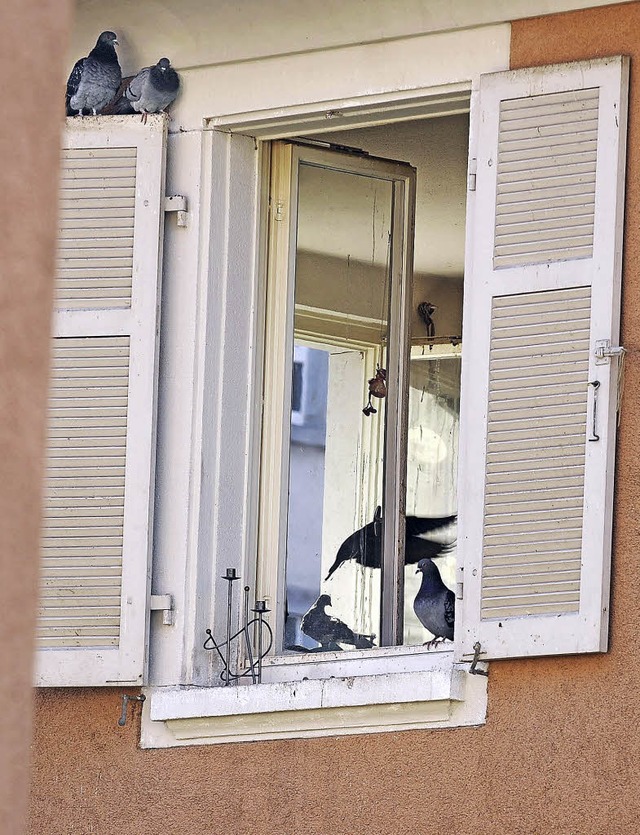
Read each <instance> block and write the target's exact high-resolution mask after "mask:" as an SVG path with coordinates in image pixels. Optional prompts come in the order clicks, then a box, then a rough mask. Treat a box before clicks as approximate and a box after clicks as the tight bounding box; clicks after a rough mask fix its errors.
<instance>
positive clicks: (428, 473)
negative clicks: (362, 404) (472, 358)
mask: <svg viewBox="0 0 640 835" xmlns="http://www.w3.org/2000/svg"><path fill="white" fill-rule="evenodd" d="M443 347H444V346H433V347H432V348H430V347H428V346H425V345H423V346H420V347H414V348H413V349H412V353H411V365H410V375H409V386H410V388H409V415H408V436H407V499H406V515H407V539H406V543H405V561H406V566H405V610H404V642H405V644H422V643H424V642H427V641H430V640H431V639H432V638H433V637H434V634H433V632H432V631H430V630H429V629H428V628H426V625H423V622H421V620H419V619H418V616H417V614H416V611H415V610H414V603H415V600H416V596H417V595H418V594H420V598H419V599H420V600H422V599H423V598H424V597H425V596H426V595H427V594H429V595H430V594H431V591H430V590H429V587H428V586H427V583H426V581H425V586H424V588H423V591H422V593H421V592H420V590H421V584H422V579H423V576H424V575H423V573H422V572H421V571H420V568H419V565H420V562H419V561H420V560H421V559H425V558H426V559H432V561H433V562H435V565H436V567H437V570H438V572H439V574H440V576H441V578H442V580H443V582H444V583H445V584H446V585H447V586H448V587H449V588H450V589H454V588H455V585H454V583H455V561H456V554H455V519H451V520H450V521H449V523H446V524H445V522H446V520H447V519H449V517H450V516H453V515H454V514H455V512H456V490H457V471H458V431H459V427H460V358H459V357H458V356H455V355H453V356H451V355H449V356H447V355H446V353H447V352H446V349H445V350H444V351H443V350H442V349H443ZM451 353H453V351H452V352H451ZM434 519H435V520H436V521H437V520H438V519H442V520H443V524H442V525H441V526H439V527H435V528H434V529H433V530H430V531H429V530H425V531H424V532H423V533H419V532H420V529H421V527H426V526H427V525H428V524H431V520H434ZM413 520H416V521H415V523H414V521H413ZM421 520H426V524H425V525H421ZM412 532H415V533H419V535H418V536H412V535H411V534H412ZM423 605H424V604H423ZM417 609H418V611H419V612H421V613H422V614H421V616H422V620H423V621H428V619H429V616H428V615H427V616H425V614H424V609H423V608H421V605H420V604H418V606H417ZM440 637H442V636H440Z"/></svg>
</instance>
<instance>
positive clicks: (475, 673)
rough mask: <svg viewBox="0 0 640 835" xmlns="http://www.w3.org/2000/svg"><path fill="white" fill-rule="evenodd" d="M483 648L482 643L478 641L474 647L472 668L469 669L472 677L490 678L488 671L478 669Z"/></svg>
mask: <svg viewBox="0 0 640 835" xmlns="http://www.w3.org/2000/svg"><path fill="white" fill-rule="evenodd" d="M482 651H483V650H482V646H481V645H480V641H476V642H475V644H474V645H473V661H472V662H471V666H470V667H469V672H470V673H471V675H472V676H488V675H489V671H488V670H479V669H478V662H479V661H480V653H481V652H482Z"/></svg>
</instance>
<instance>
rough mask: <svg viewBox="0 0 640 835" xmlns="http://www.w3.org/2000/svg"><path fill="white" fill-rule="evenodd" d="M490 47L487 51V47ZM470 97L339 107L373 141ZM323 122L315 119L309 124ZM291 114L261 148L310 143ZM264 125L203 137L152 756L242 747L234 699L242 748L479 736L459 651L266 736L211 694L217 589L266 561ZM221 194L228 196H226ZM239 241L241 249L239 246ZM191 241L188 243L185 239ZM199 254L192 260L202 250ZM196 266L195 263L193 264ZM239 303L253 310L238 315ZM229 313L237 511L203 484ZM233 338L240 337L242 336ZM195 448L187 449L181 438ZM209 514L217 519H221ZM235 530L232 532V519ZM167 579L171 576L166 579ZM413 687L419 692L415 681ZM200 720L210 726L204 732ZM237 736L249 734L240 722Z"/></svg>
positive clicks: (447, 90)
mask: <svg viewBox="0 0 640 835" xmlns="http://www.w3.org/2000/svg"><path fill="white" fill-rule="evenodd" d="M501 32H503V33H504V37H503V38H502V39H499V40H498V42H497V43H495V42H492V46H491V48H488V49H485V50H480V49H479V47H478V42H477V39H478V33H468V34H469V37H468V40H469V44H470V47H472V53H473V55H474V56H475V58H474V72H473V73H471V72H469V73H467V72H464V73H463V74H462V75H461V76H460V77H464V78H467V77H468V78H471V77H474V78H475V77H477V75H478V74H479V73H480V72H485V71H488V70H499V69H504V68H506V66H507V60H508V37H507V35H508V29H507V27H504V28H503V30H501ZM480 41H483V37H482V35H480ZM474 83H475V82H474ZM471 89H472V83H471V82H467V81H456V82H454V83H451V84H442V82H441V81H437V82H435V84H434V83H433V81H432V80H430V81H429V82H428V84H427V86H421V84H420V82H419V83H418V84H417V85H416V86H415V88H414V89H412V90H411V91H410V93H409V94H408V96H407V95H403V96H402V97H398V95H397V93H396V92H395V91H393V90H392V88H389V91H388V92H383V93H381V94H376V95H375V96H370V95H364V96H361V97H355V98H350V100H349V102H348V104H347V103H341V106H342V107H346V108H347V109H348V110H349V113H350V118H355V119H356V120H357V124H358V126H362V127H366V126H367V125H376V124H381V123H383V122H385V123H386V122H389V123H391V122H393V121H397V120H398V118H399V119H400V120H406V119H407V118H415V117H416V115H418V114H419V113H420V112H422V111H423V112H424V116H425V117H428V116H433V115H442V116H447V115H451V113H452V110H451V101H452V98H451V97H452V96H453V98H454V99H455V100H456V104H455V108H454V112H456V113H461V112H465V111H466V110H468V102H469V97H470V92H471ZM407 99H410V100H412V101H414V102H415V107H412V110H411V115H410V116H407V111H406V102H407ZM336 104H337V103H336ZM312 109H313V112H314V113H315V114H316V115H315V116H313V115H312V114H311V110H312ZM325 110H326V103H324V102H318V103H317V104H316V105H313V106H312V108H310V106H309V105H308V104H306V105H300V106H293V107H288V108H286V119H287V123H289V120H290V124H292V125H293V123H294V122H295V120H296V119H297V118H298V116H299V115H300V114H302V113H304V114H305V123H306V125H308V126H310V124H311V123H310V121H309V117H310V115H311V116H312V119H315V124H313V126H312V127H311V126H310V129H313V130H314V132H318V131H320V130H326V128H327V127H328V125H327V122H326V118H325ZM282 113H283V111H281V110H278V112H277V116H278V118H277V120H276V122H277V124H275V123H274V125H275V127H273V128H272V127H270V128H267V130H266V133H263V134H262V135H259V136H258V139H263V138H264V139H274V138H279V137H280V136H287V135H294V134H296V133H299V130H298V129H297V128H296V129H294V128H290V129H288V128H287V124H285V123H284V122H283V119H282V118H281V117H282ZM253 115H254V114H248V118H247V120H246V121H244V122H243V124H240V125H238V124H236V125H234V128H235V130H236V131H237V132H236V133H229V132H228V129H226V128H225V126H224V125H221V127H222V130H215V127H216V123H217V122H219V121H220V120H218V119H214V120H211V121H210V122H209V123H208V125H207V126H208V128H209V129H208V130H207V129H205V132H204V133H203V135H202V159H203V172H202V175H201V176H199V177H198V189H199V190H201V191H202V193H203V194H210V195H211V198H210V199H205V200H204V201H203V204H202V206H201V207H200V210H199V217H198V215H196V220H198V219H199V220H200V223H199V231H197V232H196V230H193V232H192V234H191V241H192V246H193V245H195V246H196V248H197V250H199V256H198V275H199V288H198V291H197V299H198V317H197V322H196V329H195V331H194V336H195V342H196V346H198V345H199V346H200V348H196V354H195V358H196V366H195V375H194V382H195V392H196V396H195V400H194V404H193V407H194V412H193V415H194V417H193V420H194V423H193V429H194V431H193V436H192V438H191V441H190V442H189V449H190V454H189V457H190V461H191V465H190V469H191V473H192V474H194V475H195V477H194V476H193V475H192V477H191V484H192V486H191V491H190V492H191V500H190V505H191V509H190V511H189V517H190V523H189V526H188V529H185V537H186V540H185V541H186V544H187V550H186V553H185V554H184V556H183V555H182V554H180V553H176V554H174V555H173V556H169V555H168V556H167V557H164V558H163V559H162V561H161V564H162V565H163V566H164V568H163V571H162V575H161V576H162V578H163V581H164V583H165V587H166V585H167V579H168V578H170V576H174V571H175V570H176V566H178V571H179V576H181V577H182V576H184V577H185V578H186V580H185V584H184V588H183V589H180V587H178V589H177V601H176V624H177V625H178V627H179V629H178V630H176V631H175V632H173V634H172V630H167V629H164V628H155V629H153V628H152V658H151V661H152V665H151V669H152V679H151V680H152V682H153V685H152V686H150V687H148V688H147V689H146V690H145V692H146V694H147V697H148V698H147V701H146V703H145V707H144V712H143V724H142V739H141V744H142V746H143V747H156V746H161V747H164V746H173V745H183V744H194V743H200V742H202V743H206V744H208V743H214V742H219V741H230V739H232V738H233V737H230V736H229V735H228V734H227V733H223V732H222V730H220V732H218V730H216V728H220V727H221V725H220V723H221V722H223V719H224V716H222V713H224V710H222V709H219V708H217V707H215V704H214V703H217V702H219V700H220V699H222V700H223V701H224V700H225V699H227V700H228V701H229V702H230V703H233V704H234V705H235V707H234V709H233V711H234V715H235V717H236V720H241V725H242V727H246V728H247V732H246V734H244V735H242V734H239V735H238V737H237V738H242V739H255V738H267V737H269V738H281V737H297V736H323V735H327V734H331V735H334V734H339V733H366V732H380V731H386V730H393V729H401V728H404V729H408V728H410V727H411V728H428V727H457V726H461V725H465V724H466V725H478V724H481V723H482V722H484V719H485V715H486V695H487V688H486V678H485V677H484V676H470V675H469V674H468V665H455V664H454V662H453V652H452V650H451V649H448V648H447V649H438V650H437V651H432V652H431V653H426V652H420V651H419V650H421V649H422V648H418V651H416V648H411V647H397V648H394V649H393V653H392V656H393V658H390V657H388V656H387V657H381V658H380V659H379V661H380V664H381V665H386V671H384V670H382V667H380V668H379V669H378V670H377V671H376V672H375V674H373V675H370V676H365V675H363V673H364V670H362V669H361V668H362V666H363V665H362V664H361V662H360V660H359V659H355V658H354V662H355V663H354V665H352V667H351V670H350V671H349V672H348V673H347V671H345V670H343V672H344V673H345V674H348V675H356V676H357V675H358V674H359V673H360V674H361V678H362V682H363V688H364V689H363V691H362V693H361V704H360V706H352V707H349V706H348V705H347V704H346V702H344V703H343V705H342V706H341V703H340V699H339V698H338V697H336V698H337V701H333V702H332V703H331V704H328V703H326V702H325V703H324V705H323V707H322V709H321V710H319V711H313V710H309V709H305V707H304V706H303V705H302V704H301V705H295V706H293V707H291V701H287V702H286V705H287V707H285V706H284V704H283V702H282V701H280V702H277V700H276V702H277V703H274V709H273V713H272V714H270V716H269V717H268V723H266V722H264V721H262V722H260V723H258V725H256V724H255V722H254V720H255V717H256V715H257V714H255V713H254V712H253V707H252V704H251V702H252V700H254V699H255V698H259V697H258V696H257V695H256V694H257V693H258V692H259V688H254V687H246V688H245V687H243V688H220V687H219V686H213V687H212V686H210V685H212V684H215V682H216V681H217V671H216V670H215V668H214V667H213V665H211V664H210V663H209V658H210V656H209V658H207V657H206V656H205V654H204V653H203V652H202V640H201V639H202V636H203V632H204V628H205V627H213V628H214V629H215V627H216V624H217V625H218V627H222V626H223V623H222V617H221V610H222V609H223V607H222V606H216V605H215V600H216V596H217V595H219V594H220V587H219V580H218V578H219V576H220V574H221V573H223V571H224V568H225V566H226V565H235V566H236V567H237V568H238V569H239V572H240V573H241V574H242V575H243V578H244V579H245V581H246V582H247V583H248V584H251V585H253V584H255V576H254V575H252V568H251V566H252V562H253V560H254V559H255V543H256V542H257V525H256V508H257V495H256V494H257V490H256V485H257V479H258V451H259V449H260V425H261V417H262V402H261V398H260V396H259V392H260V391H261V389H262V376H261V369H260V363H259V357H260V356H261V353H262V351H263V350H265V346H264V330H263V327H262V324H261V323H262V321H263V318H264V304H265V297H264V262H263V256H264V253H265V239H266V235H265V229H264V224H260V223H259V222H258V217H259V216H260V217H263V218H264V217H265V213H266V206H265V205H264V203H263V204H260V202H259V199H258V195H260V194H264V191H263V190H262V189H261V188H260V183H261V182H262V181H263V180H264V178H265V176H267V173H268V167H269V155H268V148H267V147H266V146H265V144H264V143H261V142H258V141H257V139H256V138H255V137H254V135H253V134H254V133H256V132H255V131H253V130H252V127H251V120H252V118H253ZM229 121H230V122H231V121H234V117H229ZM235 121H237V119H235ZM331 127H333V129H338V128H339V127H340V125H339V124H336V123H334V124H333V125H332V126H331ZM211 128H214V129H211ZM329 138H330V137H329ZM176 141H177V142H181V143H184V144H185V145H186V144H187V143H190V144H192V140H191V139H190V138H189V137H176ZM243 148H244V150H243ZM255 151H257V158H255V157H254V158H253V163H252V165H251V166H250V170H249V169H248V168H247V169H246V170H244V171H243V170H242V167H243V164H244V163H243V162H242V159H245V160H246V158H248V156H250V155H251V153H255ZM241 158H242V159H241ZM238 180H240V181H241V184H242V188H243V193H244V194H253V197H252V201H253V202H252V203H251V209H249V208H248V206H247V204H246V203H245V204H244V205H243V207H242V209H239V208H238V204H237V201H235V200H234V198H236V197H237V194H236V191H235V189H236V186H237V181H238ZM220 184H225V185H224V187H223V188H218V186H219V185H220ZM170 187H171V185H170ZM236 226H239V227H242V228H243V229H244V230H245V231H244V237H243V240H244V241H245V243H244V244H243V245H242V249H241V251H240V250H239V249H238V244H237V242H236V238H235V232H236ZM250 229H252V230H253V231H252V233H251V234H252V238H251V245H250V246H246V241H247V237H246V236H247V234H248V233H249V230H250ZM229 230H232V231H231V232H230V231H229ZM256 230H257V231H256ZM182 234H184V233H182ZM232 238H233V242H232V243H230V241H231V239H232ZM182 240H183V241H185V242H186V241H187V238H186V236H184V237H183V238H182ZM198 241H199V243H198ZM189 251H190V252H193V249H191V250H189ZM184 252H185V254H186V252H187V250H186V249H184ZM230 252H231V257H229V253H230ZM176 257H179V256H176ZM191 260H192V261H193V258H192V259H191ZM241 265H244V269H241V268H240V267H241ZM230 275H232V276H233V278H234V281H235V283H236V285H237V287H236V289H235V290H234V292H233V294H227V293H226V291H225V290H224V287H225V286H226V285H225V280H228V277H229V276H230ZM238 299H241V300H242V301H241V302H238V301H237V300H238ZM230 308H232V312H233V314H234V315H240V314H238V310H240V311H241V315H242V316H245V314H246V315H247V317H248V318H250V320H251V322H252V324H251V330H250V334H249V336H248V339H249V343H248V344H249V345H250V348H251V353H250V354H249V356H247V357H246V362H245V361H243V362H238V361H237V359H236V363H237V365H238V367H240V366H242V367H247V368H248V369H250V374H249V377H248V380H249V384H248V386H247V387H246V388H245V386H244V385H243V386H242V387H241V391H240V392H239V393H238V395H237V398H238V400H239V399H240V398H242V402H244V403H246V404H247V407H246V414H247V417H246V420H245V421H244V423H243V424H242V426H238V427H236V428H235V432H236V434H238V433H239V435H240V436H241V437H242V438H243V439H244V444H245V445H244V451H245V455H246V459H245V460H246V463H245V465H244V467H243V470H244V475H243V480H242V487H241V488H239V489H237V490H235V495H234V497H233V501H230V500H229V497H228V495H226V494H222V493H220V492H219V491H220V488H221V484H222V482H221V480H220V479H221V477H222V476H221V475H220V474H221V473H222V472H223V470H224V467H225V463H224V461H223V462H220V461H218V464H217V467H216V471H215V473H213V474H212V475H209V474H208V473H207V472H206V471H205V472H204V473H203V474H202V476H201V475H200V470H201V462H202V461H203V460H206V456H210V457H211V460H217V457H216V450H218V451H220V452H221V453H222V455H223V456H224V455H226V449H225V438H226V437H227V432H226V430H225V429H224V428H221V424H222V422H223V421H222V415H223V410H222V403H223V399H224V397H225V391H226V389H225V387H224V385H223V384H222V383H223V382H224V381H221V380H220V377H219V374H220V371H223V370H225V368H226V366H227V364H228V363H229V356H230V355H231V351H234V350H235V353H234V354H233V356H234V357H238V351H237V343H238V342H239V341H240V340H238V339H236V338H235V337H236V332H235V331H234V333H233V334H228V331H229V330H230V328H229V324H228V323H229V322H230V321H233V316H230V315H229V310H230ZM246 321H247V318H243V319H241V322H242V323H243V326H244V322H246ZM234 326H237V323H236V322H234ZM227 343H230V344H227ZM243 344H247V343H243ZM234 373H235V374H236V376H235V378H234V379H233V383H234V384H235V386H236V388H237V380H238V378H237V374H238V373H239V372H238V371H237V369H235V370H234ZM229 390H230V389H229ZM227 396H228V395H227ZM212 425H214V426H216V427H218V428H217V429H216V431H215V432H214V433H213V436H212V433H211V430H210V429H208V427H210V426H212ZM183 440H186V439H184V437H183ZM240 495H242V496H243V498H242V500H241V501H242V513H241V514H239V513H238V507H237V504H238V498H239V496H240ZM211 508H215V513H214V515H213V516H212V514H211V510H210V509H211ZM227 516H228V517H229V519H230V521H229V519H226V517H227ZM223 517H224V518H225V519H226V524H225V526H224V529H222V527H221V523H220V519H222V518H223ZM234 525H235V528H234ZM231 530H236V531H237V534H236V535H235V536H234V537H231V535H230V533H229V531H231ZM212 554H213V555H214V560H213V562H212ZM169 565H170V566H171V573H170V574H169V573H168V569H167V566H169ZM182 566H184V571H183V570H182ZM176 576H177V575H176ZM163 590H164V589H163ZM170 590H171V591H173V589H170ZM181 604H182V605H181ZM218 631H220V630H218ZM384 652H385V650H381V655H382V656H384ZM405 656H412V658H411V662H410V663H411V664H413V665H415V664H416V663H419V664H420V670H419V671H413V672H412V671H411V670H409V672H408V673H406V674H407V675H410V676H414V677H415V676H416V675H418V676H422V678H421V679H420V683H419V686H417V689H411V688H407V693H413V695H414V696H415V697H416V698H417V699H418V701H416V702H412V703H411V705H412V707H411V708H410V709H411V711H412V714H413V720H412V722H411V723H408V722H403V720H402V716H403V715H406V714H407V711H408V710H409V707H410V706H409V705H407V704H406V702H405V701H403V697H402V693H403V692H404V689H405V684H406V683H408V682H407V680H406V679H403V678H399V676H400V675H401V670H400V669H399V667H398V664H403V663H409V662H407V661H406V659H405ZM368 658H375V651H374V653H371V651H369V653H368ZM393 662H395V664H394V663H393ZM441 675H442V676H443V678H440V679H438V680H440V681H445V682H446V685H445V687H444V690H443V689H440V690H438V689H437V687H435V686H434V687H432V686H431V685H432V683H435V681H436V678H437V677H438V676H441ZM434 676H436V678H434ZM365 679H366V681H365ZM332 680H333V679H331V677H329V678H327V679H324V680H322V679H321V680H319V683H318V685H317V686H322V688H327V687H331V684H330V683H331V681H332ZM386 680H389V681H390V682H391V684H392V688H391V690H392V693H393V694H392V695H390V693H389V691H388V690H387V691H385V692H384V693H383V692H381V687H380V684H381V683H382V682H383V681H386ZM413 680H414V682H417V679H415V678H414V679H413ZM176 685H177V686H176ZM269 686H270V685H265V687H269ZM314 686H316V685H314ZM296 687H297V684H296V682H295V681H294V680H291V681H289V682H288V683H286V682H281V683H279V684H278V688H279V689H278V692H279V693H281V694H282V692H283V691H286V693H288V694H289V696H288V697H287V698H290V697H291V695H292V694H294V693H295V692H296ZM239 692H242V695H243V698H246V699H248V701H247V702H245V703H243V704H242V705H239V704H238V701H237V700H238V696H239ZM225 694H226V695H225ZM398 699H400V701H398ZM193 700H196V701H197V702H198V704H199V705H200V707H198V708H194V707H193ZM430 703H432V704H434V705H436V704H440V705H441V708H442V713H441V715H440V716H439V718H436V717H435V715H434V713H433V712H432V711H431V708H430V707H429V704H430ZM163 705H164V707H163ZM190 705H191V706H190ZM292 711H293V712H292ZM195 714H197V715H198V716H199V717H200V719H199V720H198V719H197V718H196V716H195ZM170 717H172V718H170ZM229 718H232V717H229ZM262 718H263V719H264V718H266V717H262ZM219 720H220V721H219ZM235 725H236V728H237V727H238V722H237V721H236V722H235ZM205 726H206V728H205ZM178 729H180V730H179V731H178Z"/></svg>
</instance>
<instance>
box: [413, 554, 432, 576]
mask: <svg viewBox="0 0 640 835" xmlns="http://www.w3.org/2000/svg"><path fill="white" fill-rule="evenodd" d="M432 565H433V563H432V562H431V560H430V559H429V558H427V557H425V558H424V559H422V560H420V562H419V563H418V565H417V567H416V574H420V573H422V574H424V572H425V571H429V570H430V569H431V566H432Z"/></svg>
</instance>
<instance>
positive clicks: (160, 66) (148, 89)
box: [124, 58, 180, 122]
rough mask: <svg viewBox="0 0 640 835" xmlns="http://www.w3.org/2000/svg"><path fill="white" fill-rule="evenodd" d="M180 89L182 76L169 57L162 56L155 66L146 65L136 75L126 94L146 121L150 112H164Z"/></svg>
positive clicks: (133, 107) (135, 109) (134, 108)
mask: <svg viewBox="0 0 640 835" xmlns="http://www.w3.org/2000/svg"><path fill="white" fill-rule="evenodd" d="M179 91H180V77H179V76H178V73H177V72H176V71H175V70H174V69H173V67H172V66H171V62H170V61H169V59H168V58H161V59H160V60H159V61H158V63H157V64H155V66H153V67H145V68H144V69H142V70H140V72H139V73H138V74H137V75H136V76H134V78H132V79H131V81H130V82H129V86H128V87H127V88H126V89H125V91H124V94H125V97H126V98H127V100H128V101H129V102H130V104H131V107H132V109H133V110H134V111H135V112H136V113H142V119H143V121H144V122H146V120H147V114H148V113H164V111H165V109H166V108H167V107H168V106H169V105H170V104H171V102H172V101H173V100H174V99H175V98H176V96H177V95H178V92H179Z"/></svg>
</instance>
